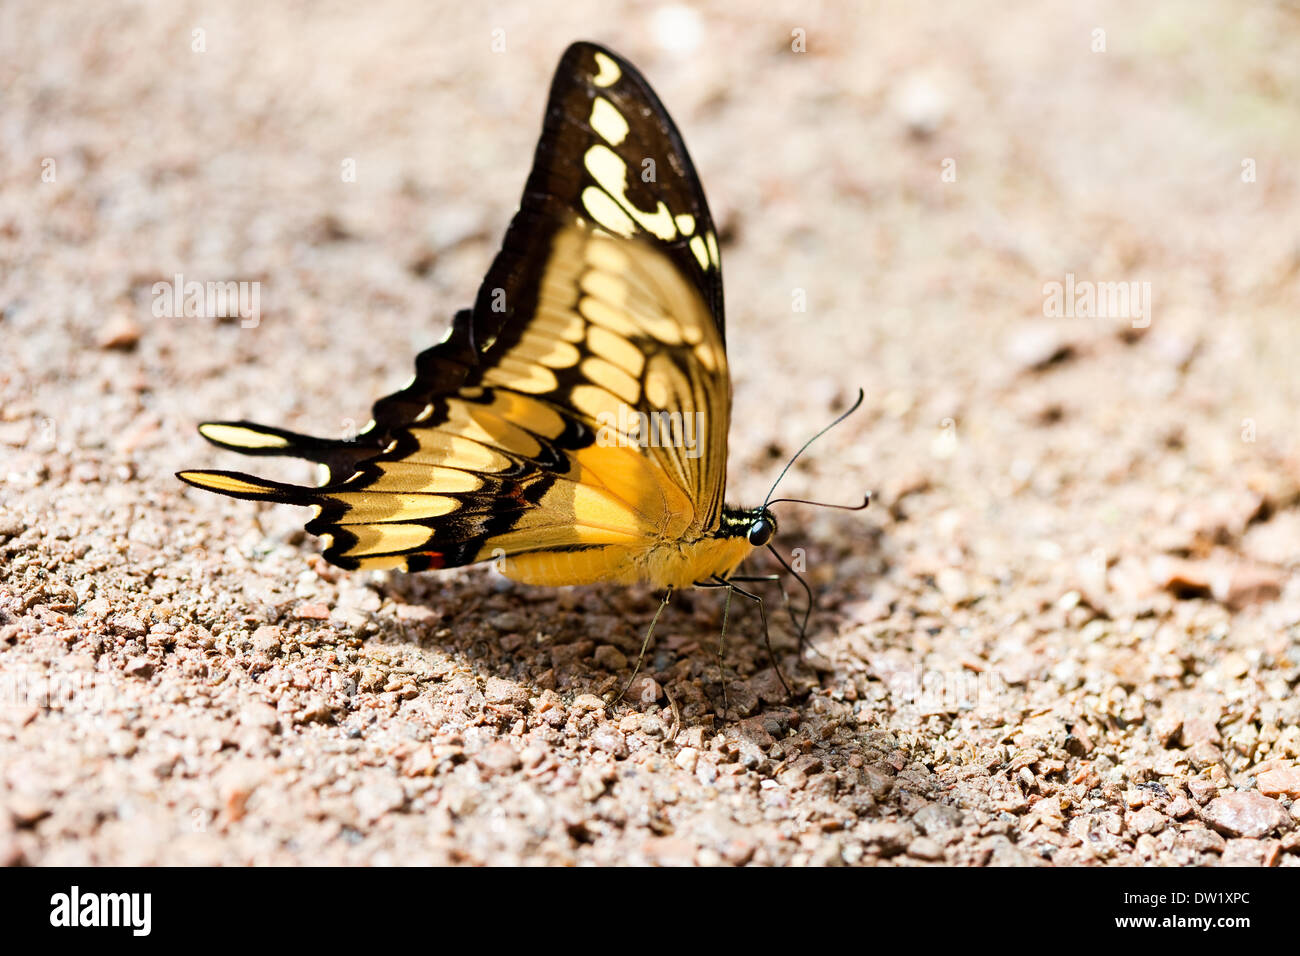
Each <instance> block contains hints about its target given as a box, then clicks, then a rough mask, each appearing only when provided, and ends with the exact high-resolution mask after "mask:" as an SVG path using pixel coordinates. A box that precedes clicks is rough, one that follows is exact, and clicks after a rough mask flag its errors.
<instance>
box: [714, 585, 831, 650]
mask: <svg viewBox="0 0 1300 956" xmlns="http://www.w3.org/2000/svg"><path fill="white" fill-rule="evenodd" d="M727 580H728V581H741V582H744V583H746V584H748V583H751V582H753V583H758V582H762V581H775V582H776V586H777V589H778V590H780V592H781V603H782V605H783V606H784V607H785V613H786V614H789V615H790V625H791V626H792V627H793V628H794V629H795V630H796V631H798V632H799V656H800V657H802V656H803V647H804V643H805V642H804V637H805V634H806V633H807V629H808V618H807V615H806V614H805V616H804V620H803V624H802V625H801V624H800V623H799V618H798V617H796V616H795V613H794V605H793V604H791V603H790V594H789V592H788V591H786V589H785V583H784V582H783V581H782V580H781V575H779V574H733V575H732V576H731V577H729V578H727ZM814 650H815V648H814Z"/></svg>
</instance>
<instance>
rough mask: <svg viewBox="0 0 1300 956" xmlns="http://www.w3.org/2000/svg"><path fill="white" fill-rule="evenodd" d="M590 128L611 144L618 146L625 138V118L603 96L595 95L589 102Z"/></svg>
mask: <svg viewBox="0 0 1300 956" xmlns="http://www.w3.org/2000/svg"><path fill="white" fill-rule="evenodd" d="M591 128H592V129H594V130H595V131H596V132H597V133H599V134H600V137H601V139H603V140H604V141H605V142H607V143H609V145H611V146H618V145H619V144H621V143H622V142H623V140H625V139H627V131H628V126H627V120H625V119H624V118H623V114H622V113H620V112H619V111H618V110H616V109H615V108H614V104H613V103H611V102H610V101H609V100H607V99H605V97H603V96H598V97H596V99H595V100H594V101H593V102H592V104H591Z"/></svg>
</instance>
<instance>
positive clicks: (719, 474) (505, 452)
mask: <svg viewBox="0 0 1300 956" xmlns="http://www.w3.org/2000/svg"><path fill="white" fill-rule="evenodd" d="M730 414H731V379H730V374H729V369H728V364H727V353H726V346H725V333H724V316H723V304H722V281H721V261H720V256H719V250H718V240H717V233H716V230H715V228H714V226H713V221H712V218H711V216H710V214H709V209H708V204H707V202H706V201H705V199H704V193H703V190H702V188H701V186H700V183H699V180H698V178H697V177H696V174H695V171H694V167H693V166H692V164H691V161H690V158H689V156H688V155H687V153H686V148H685V145H684V144H683V143H682V140H681V137H680V134H679V133H678V132H677V129H676V127H675V126H674V125H673V122H672V120H671V119H670V118H669V117H668V114H667V111H666V110H665V109H664V108H663V105H662V104H661V103H660V102H659V100H658V98H657V97H656V96H655V94H654V92H653V91H652V90H651V89H650V87H649V84H648V83H646V81H645V79H644V78H643V77H642V76H641V75H640V73H638V72H637V71H636V70H635V68H633V67H632V66H631V65H630V64H629V63H627V61H625V60H623V59H621V58H620V57H618V56H617V55H616V54H614V53H612V52H611V51H609V50H607V49H605V48H603V47H599V46H597V45H595V44H591V43H576V44H574V45H573V46H571V47H570V48H569V49H568V50H567V51H566V52H565V54H564V56H563V58H562V59H561V61H560V66H559V68H558V69H557V71H556V75H555V79H554V81H553V83H552V86H551V93H550V100H549V103H548V106H547V110H546V118H545V121H544V125H543V130H542V136H541V139H540V141H539V144H538V148H537V152H536V156H535V159H534V164H533V169H532V172H531V174H530V175H529V178H528V182H527V184H526V186H525V189H524V195H523V200H522V201H521V204H520V208H519V211H518V212H517V213H516V215H515V217H514V219H513V221H512V222H511V224H510V227H509V229H508V230H507V232H506V236H505V240H504V242H503V245H502V249H501V251H500V252H499V253H498V255H497V257H496V259H495V261H494V262H493V264H492V267H491V268H490V269H489V271H488V273H487V276H486V277H485V279H484V281H483V283H482V286H481V287H480V290H479V293H478V296H477V297H476V300H475V303H474V305H473V307H472V308H470V309H465V310H462V311H461V312H459V313H457V315H456V317H455V320H454V321H453V323H452V327H451V329H450V331H449V332H448V334H447V336H446V337H445V338H444V340H443V341H442V342H440V343H439V344H437V345H435V346H433V347H432V348H430V349H428V350H426V351H425V352H424V353H422V354H421V355H420V356H419V358H418V359H417V362H416V374H415V377H414V379H413V380H412V382H411V384H410V385H408V386H407V387H406V388H404V389H402V390H401V391H399V392H396V393H394V394H392V395H389V396H387V397H386V398H383V399H381V400H380V401H378V402H377V403H376V404H375V406H374V413H373V416H374V417H373V420H372V421H371V422H370V423H369V424H368V425H367V426H366V427H365V428H364V429H363V430H362V431H361V433H360V434H359V435H355V436H351V437H349V438H346V439H324V438H315V437H311V436H306V435H299V434H297V433H294V432H290V431H286V430H284V429H280V428H274V427H269V426H264V425H256V424H253V423H250V422H245V421H236V422H214V423H209V424H206V425H203V426H201V427H200V432H201V433H202V434H203V435H204V437H206V438H207V439H208V440H209V441H211V442H212V443H213V444H216V445H218V446H220V447H223V448H228V449H233V450H236V451H240V452H243V453H245V454H250V455H286V456H296V457H299V458H305V459H308V460H310V461H314V462H317V463H318V464H320V465H323V466H324V479H323V481H322V483H321V484H320V485H319V486H318V487H315V488H308V487H302V486H297V485H289V484H282V483H279V482H273V481H269V480H267V479H263V478H257V477H254V476H251V475H246V474H242V473H238V472H225V471H187V472H182V473H180V475H179V477H180V478H181V479H182V480H184V481H186V482H188V483H190V484H192V485H195V486H197V487H200V488H204V489H207V490H209V491H215V492H219V493H221V494H225V495H229V496H232V497H236V498H246V499H252V500H261V501H276V502H283V503H288V504H297V505H306V506H310V507H313V508H314V509H315V511H316V514H315V517H314V518H313V519H312V520H311V521H310V522H309V523H308V524H307V530H308V531H309V532H311V533H313V534H317V535H320V536H321V537H322V539H323V540H324V541H325V543H326V547H325V551H324V555H325V557H326V558H327V559H328V560H329V561H331V562H333V563H335V564H337V565H340V566H342V567H345V568H363V567H365V568H384V567H403V568H406V569H407V570H411V571H419V570H425V569H438V568H450V567H458V566H461V565H466V564H472V563H475V562H484V561H491V562H493V563H494V564H495V565H496V566H497V567H498V569H499V570H500V571H501V572H502V573H503V574H504V575H506V576H507V577H510V578H512V579H514V580H517V581H520V582H523V583H527V584H537V585H571V584H590V583H596V582H611V583H618V584H632V583H649V584H652V585H655V586H657V587H660V588H665V589H677V588H684V587H689V586H691V585H693V584H697V583H702V582H709V581H715V582H716V580H717V579H720V578H721V579H726V578H728V577H729V576H731V575H732V574H733V573H734V572H735V570H736V568H737V567H738V566H739V565H740V563H741V562H742V561H743V560H744V559H745V557H746V556H748V555H749V553H750V552H751V551H752V550H753V548H755V547H757V546H761V545H764V544H766V543H767V541H768V539H769V538H770V537H771V534H772V532H773V531H774V530H775V522H774V521H773V520H772V518H771V515H770V513H769V512H767V511H766V509H764V508H759V509H748V510H747V509H736V508H729V507H724V505H723V492H724V486H725V477H726V464H727V430H728V427H729V423H730Z"/></svg>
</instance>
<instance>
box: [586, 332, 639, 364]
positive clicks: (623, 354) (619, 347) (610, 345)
mask: <svg viewBox="0 0 1300 956" xmlns="http://www.w3.org/2000/svg"><path fill="white" fill-rule="evenodd" d="M587 347H588V348H590V349H591V351H592V352H594V353H595V354H596V355H599V356H600V357H601V358H604V359H607V360H608V361H610V362H613V363H614V364H615V365H617V366H619V367H620V368H622V369H625V370H626V371H627V372H628V374H630V375H632V376H634V377H638V376H640V374H641V370H642V369H643V368H645V356H644V355H643V354H642V353H641V350H640V349H639V348H637V347H636V346H635V345H633V344H632V343H631V342H629V341H628V340H627V339H625V338H623V336H621V335H615V334H614V333H613V332H611V331H609V329H606V328H603V327H602V326H599V325H593V326H592V327H591V328H590V329H588V330H587Z"/></svg>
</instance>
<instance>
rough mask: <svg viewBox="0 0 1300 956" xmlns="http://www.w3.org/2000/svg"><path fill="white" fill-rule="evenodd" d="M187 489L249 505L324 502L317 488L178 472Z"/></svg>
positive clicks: (236, 475) (213, 473)
mask: <svg viewBox="0 0 1300 956" xmlns="http://www.w3.org/2000/svg"><path fill="white" fill-rule="evenodd" d="M176 477H177V478H179V479H180V480H181V481H183V482H185V483H186V484H187V485H193V486H194V487H195V488H202V489H203V490H204V491H215V492H216V493H217V494H220V495H226V496H228V497H231V498H244V499H247V500H249V501H275V502H279V503H280V504H286V505H319V504H321V503H322V501H323V499H322V497H321V495H320V492H319V490H318V489H316V488H304V487H302V486H301V485H289V484H285V483H283V482H279V481H268V480H267V479H265V478H257V477H255V476H253V475H246V474H244V473H243V472H238V471H178V472H176Z"/></svg>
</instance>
